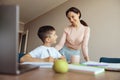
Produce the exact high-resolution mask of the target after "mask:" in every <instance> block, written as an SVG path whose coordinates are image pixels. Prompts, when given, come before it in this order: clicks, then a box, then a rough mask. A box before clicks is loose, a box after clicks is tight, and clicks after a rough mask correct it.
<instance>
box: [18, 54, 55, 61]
mask: <svg viewBox="0 0 120 80" xmlns="http://www.w3.org/2000/svg"><path fill="white" fill-rule="evenodd" d="M20 62H54V58H52V57H47V58H44V59H39V58H32V56H31V55H30V54H26V55H24V56H23V57H22V58H21V59H20Z"/></svg>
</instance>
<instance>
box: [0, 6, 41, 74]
mask: <svg viewBox="0 0 120 80" xmlns="http://www.w3.org/2000/svg"><path fill="white" fill-rule="evenodd" d="M18 30H19V6H18V5H0V74H1V73H5V74H20V73H23V72H26V71H29V70H33V69H37V68H38V67H39V66H35V65H29V64H24V65H23V64H19V63H18Z"/></svg>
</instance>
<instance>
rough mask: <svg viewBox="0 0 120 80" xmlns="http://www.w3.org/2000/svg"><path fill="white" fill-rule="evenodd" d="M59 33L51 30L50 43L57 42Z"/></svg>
mask: <svg viewBox="0 0 120 80" xmlns="http://www.w3.org/2000/svg"><path fill="white" fill-rule="evenodd" d="M57 37H58V36H57V35H56V31H52V32H51V35H50V37H49V38H50V43H51V44H53V43H56V40H57Z"/></svg>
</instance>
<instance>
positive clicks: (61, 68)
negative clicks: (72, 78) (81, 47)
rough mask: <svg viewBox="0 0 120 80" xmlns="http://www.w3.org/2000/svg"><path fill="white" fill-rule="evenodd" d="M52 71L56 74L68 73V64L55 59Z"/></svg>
mask: <svg viewBox="0 0 120 80" xmlns="http://www.w3.org/2000/svg"><path fill="white" fill-rule="evenodd" d="M53 70H54V71H55V72H57V73H66V72H68V63H67V62H66V61H65V60H62V59H57V60H55V61H54V64H53Z"/></svg>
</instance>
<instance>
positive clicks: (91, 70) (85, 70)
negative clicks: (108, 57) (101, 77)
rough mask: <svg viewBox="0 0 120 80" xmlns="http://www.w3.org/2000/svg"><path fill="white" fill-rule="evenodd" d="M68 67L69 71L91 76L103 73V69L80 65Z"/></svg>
mask: <svg viewBox="0 0 120 80" xmlns="http://www.w3.org/2000/svg"><path fill="white" fill-rule="evenodd" d="M68 66H69V70H70V71H74V72H80V73H87V74H92V75H97V74H100V73H103V72H105V69H104V68H99V67H92V66H84V65H80V64H69V65H68Z"/></svg>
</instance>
